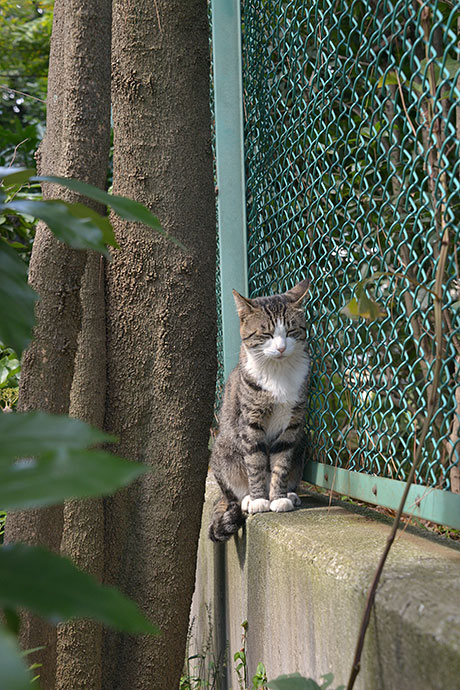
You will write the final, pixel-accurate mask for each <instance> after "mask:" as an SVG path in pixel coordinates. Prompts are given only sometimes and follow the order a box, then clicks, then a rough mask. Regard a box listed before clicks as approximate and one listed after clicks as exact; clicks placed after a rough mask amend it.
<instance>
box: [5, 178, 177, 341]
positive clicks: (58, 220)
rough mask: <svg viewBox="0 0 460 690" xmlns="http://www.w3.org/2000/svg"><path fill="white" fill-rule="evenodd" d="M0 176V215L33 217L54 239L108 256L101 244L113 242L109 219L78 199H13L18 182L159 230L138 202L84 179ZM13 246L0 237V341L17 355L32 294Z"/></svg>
mask: <svg viewBox="0 0 460 690" xmlns="http://www.w3.org/2000/svg"><path fill="white" fill-rule="evenodd" d="M0 178H3V187H4V189H5V190H6V192H7V193H6V194H5V193H4V192H2V190H0V214H2V213H3V214H9V216H10V218H11V216H13V217H19V218H21V217H24V216H29V217H30V218H31V219H33V218H39V219H40V220H43V221H45V222H46V224H47V225H48V227H49V229H50V230H51V231H52V232H53V233H54V235H55V236H56V237H57V239H59V240H61V241H62V242H65V243H67V244H69V245H70V246H71V247H74V248H75V249H92V250H96V251H99V252H101V253H102V254H105V255H106V256H109V254H108V251H107V248H106V245H107V244H108V245H110V246H112V247H117V246H118V245H117V243H116V240H115V236H114V234H113V229H112V225H111V223H110V221H109V218H108V217H106V216H102V215H101V214H99V213H97V212H96V211H93V210H92V209H89V208H87V207H86V206H84V205H83V204H81V203H74V204H71V203H67V202H63V201H55V200H51V201H37V200H33V199H18V198H17V192H18V191H19V189H20V188H21V185H23V184H24V183H25V182H27V181H29V180H31V181H32V182H44V181H46V182H54V183H56V184H60V185H63V186H65V187H68V188H70V189H72V190H73V191H75V192H78V193H81V194H84V195H85V196H87V197H89V198H91V199H95V200H96V201H99V202H102V203H104V204H107V205H108V206H111V207H112V208H113V210H114V211H115V213H117V214H118V215H120V216H121V217H123V218H126V219H129V220H131V221H134V222H141V223H143V224H144V225H147V226H148V227H150V228H152V229H153V230H155V231H156V232H160V233H162V234H165V233H164V231H163V230H162V228H161V225H160V223H159V221H158V219H157V218H156V217H155V216H154V215H153V214H152V213H151V211H149V210H148V209H147V208H145V207H144V206H142V205H141V204H139V203H137V202H135V201H132V200H130V199H125V198H123V197H119V196H112V195H110V194H107V193H106V192H104V191H102V190H100V189H97V188H96V187H93V186H92V185H89V184H86V183H84V182H79V181H78V180H68V179H66V178H60V177H34V170H32V169H27V168H25V169H14V168H0ZM2 234H3V233H2ZM168 237H169V236H168ZM174 241H175V240H174ZM176 244H180V243H177V242H176ZM181 246H182V245H181ZM16 249H17V248H16V246H15V240H14V239H13V240H11V239H10V237H9V236H8V235H7V236H6V237H5V236H3V238H2V239H0V271H1V273H2V276H3V280H2V282H1V283H0V340H2V341H3V342H4V343H5V344H7V345H9V346H11V347H12V348H13V349H14V350H15V352H17V353H18V354H20V353H21V352H22V350H23V349H24V348H25V347H26V346H27V343H28V342H29V340H30V338H31V335H32V326H33V323H34V303H35V300H36V295H35V293H34V291H33V290H32V288H31V287H30V286H29V285H28V283H27V266H26V264H25V262H24V261H23V260H22V259H21V257H20V256H19V254H18V252H17V251H16Z"/></svg>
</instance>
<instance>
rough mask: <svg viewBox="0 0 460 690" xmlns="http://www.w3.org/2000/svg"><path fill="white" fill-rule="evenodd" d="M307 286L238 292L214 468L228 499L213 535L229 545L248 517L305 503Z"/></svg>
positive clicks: (214, 524)
mask: <svg viewBox="0 0 460 690" xmlns="http://www.w3.org/2000/svg"><path fill="white" fill-rule="evenodd" d="M307 291H308V281H307V280H303V281H302V282H300V283H299V284H298V285H296V286H295V287H293V288H292V289H291V290H289V291H288V292H285V293H284V294H281V295H273V296H272V297H256V298H254V299H247V298H246V297H242V296H241V295H240V294H239V293H238V292H236V290H234V291H233V296H234V298H235V302H236V307H237V311H238V315H239V317H240V334H241V341H242V342H241V350H240V358H239V361H238V364H237V366H236V367H235V369H234V370H233V371H232V373H231V374H230V376H229V379H228V381H227V383H226V385H225V391H224V399H223V403H222V409H221V413H220V419H219V433H218V436H217V439H216V442H215V444H214V447H213V450H212V455H211V468H212V471H213V473H214V476H215V478H216V480H217V482H218V484H219V486H220V488H221V490H222V494H223V498H222V499H221V500H220V501H219V502H218V503H217V504H216V506H215V507H214V513H213V517H212V522H211V525H210V527H209V537H210V539H212V541H215V542H220V541H226V540H227V539H229V538H230V537H231V536H232V534H235V532H237V531H238V529H239V528H240V527H241V526H242V524H243V522H244V513H249V514H252V513H262V512H266V511H269V510H273V511H275V512H284V511H288V510H293V509H294V506H296V505H299V504H300V499H299V497H298V496H297V494H296V493H295V492H296V490H297V486H298V483H299V480H300V478H301V476H302V469H303V464H304V456H305V447H306V436H305V432H304V418H305V410H306V397H307V392H308V383H309V378H310V356H309V353H308V346H307V342H306V324H305V313H304V309H303V301H304V298H305V297H306V293H307Z"/></svg>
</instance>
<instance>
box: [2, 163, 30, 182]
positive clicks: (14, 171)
mask: <svg viewBox="0 0 460 690" xmlns="http://www.w3.org/2000/svg"><path fill="white" fill-rule="evenodd" d="M32 175H35V170H34V169H33V168H4V167H0V178H3V184H4V186H5V187H15V186H16V185H22V184H24V183H25V182H27V181H28V180H29V178H30V177H32Z"/></svg>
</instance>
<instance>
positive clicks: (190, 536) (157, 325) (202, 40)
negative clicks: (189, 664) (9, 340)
mask: <svg viewBox="0 0 460 690" xmlns="http://www.w3.org/2000/svg"><path fill="white" fill-rule="evenodd" d="M112 99H113V113H114V191H115V193H119V194H120V193H121V194H124V195H126V196H130V197H133V198H135V199H137V200H138V201H141V202H143V203H145V204H146V205H148V206H150V207H151V208H152V209H153V210H154V211H155V213H156V214H157V215H158V216H159V218H160V220H161V222H162V224H163V227H164V228H165V229H166V230H168V231H169V232H170V233H171V234H172V235H173V236H175V237H176V238H178V239H179V240H181V241H182V242H183V243H184V244H185V245H186V246H187V248H188V249H187V251H186V252H183V251H181V250H179V249H178V248H177V247H176V246H174V245H173V244H171V243H170V242H169V241H167V240H165V239H164V238H161V237H160V236H158V235H156V234H155V233H153V232H152V231H150V230H147V229H145V228H142V227H139V226H135V225H133V224H129V223H126V222H120V221H118V220H116V221H115V222H116V232H117V237H118V241H119V244H120V246H121V249H120V250H118V251H116V252H115V254H114V260H113V261H112V263H110V264H109V265H108V266H107V272H106V289H107V294H106V298H107V337H108V340H107V363H108V366H107V384H108V385H107V402H106V423H105V426H106V430H107V431H110V432H114V433H115V434H116V435H117V436H119V437H120V443H119V444H118V447H117V449H116V450H117V452H119V453H120V454H121V455H123V456H125V457H129V458H131V459H136V460H141V461H143V462H146V463H148V464H150V465H152V466H153V467H154V472H153V473H152V474H149V475H147V476H145V477H143V478H142V479H141V480H140V481H138V482H137V483H136V484H135V485H133V486H132V487H130V488H129V489H128V490H125V491H123V492H119V493H118V494H117V495H116V496H115V497H114V498H112V499H109V500H108V501H107V502H106V511H105V520H106V542H105V543H106V558H105V563H106V580H107V581H108V582H109V583H112V584H116V585H118V586H119V587H120V588H121V589H122V590H123V591H124V592H125V593H126V594H128V595H129V596H131V597H133V598H134V599H136V600H137V601H138V603H139V605H140V606H141V608H142V609H143V610H144V611H145V613H146V614H147V615H148V616H149V617H151V619H152V620H153V621H154V622H155V623H157V624H158V625H159V627H160V629H161V630H162V636H160V637H155V638H153V637H136V638H134V637H130V636H124V635H120V634H117V633H114V632H107V633H106V636H105V653H104V669H103V688H105V689H106V690H126V689H127V688H129V689H130V690H147V689H148V690H173V689H174V688H177V687H178V683H179V676H180V672H181V668H182V664H183V659H184V650H185V638H186V633H187V626H188V616H189V608H190V601H191V597H192V593H193V586H194V575H195V560H196V546H197V540H198V532H199V527H200V518H201V509H202V501H203V494H204V481H205V476H206V471H207V464H208V437H209V428H210V425H211V420H212V411H213V399H214V379H215V331H216V327H215V282H214V281H215V200H214V186H213V175H212V155H211V134H210V111H209V44H208V19H207V8H206V0H189V1H188V2H185V3H184V2H183V1H182V0H156V1H155V2H154V3H152V2H151V0H136V2H133V0H116V2H115V3H114V23H113V93H112Z"/></svg>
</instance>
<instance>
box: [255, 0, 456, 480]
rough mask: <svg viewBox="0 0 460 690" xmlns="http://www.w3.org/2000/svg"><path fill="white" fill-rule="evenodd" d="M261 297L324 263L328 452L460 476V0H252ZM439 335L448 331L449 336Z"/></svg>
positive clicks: (311, 424) (320, 278)
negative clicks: (438, 311)
mask: <svg viewBox="0 0 460 690" xmlns="http://www.w3.org/2000/svg"><path fill="white" fill-rule="evenodd" d="M242 13H243V83H244V115H245V141H246V176H247V203H248V210H247V215H248V259H249V288H250V294H251V295H260V294H270V293H275V292H278V291H283V290H285V289H287V288H289V287H290V286H292V285H293V284H294V283H295V282H296V281H297V280H298V279H300V278H302V277H304V276H305V275H309V276H310V277H311V280H312V287H311V297H310V300H309V303H308V305H307V313H308V320H309V324H310V327H309V328H310V334H309V337H310V341H311V349H312V354H313V360H314V367H313V380H312V391H311V401H310V412H309V416H308V428H309V431H310V436H311V441H310V442H311V454H312V457H313V458H314V459H316V460H318V461H321V462H325V463H330V464H333V465H337V466H338V467H343V468H347V469H352V470H356V471H359V472H366V473H370V474H376V475H380V476H383V477H390V478H393V479H401V480H404V479H405V478H406V476H407V472H408V468H409V465H410V462H411V460H412V458H413V453H414V447H415V445H416V443H417V438H418V437H419V435H420V430H421V426H422V424H423V420H424V418H425V415H426V410H427V400H428V398H429V396H430V395H431V393H432V391H431V388H430V387H431V384H432V380H433V373H434V365H435V355H436V340H435V317H434V301H435V300H434V295H433V290H434V285H435V279H436V275H437V271H439V270H440V266H441V264H440V254H441V247H442V241H443V238H444V241H447V242H448V256H447V262H446V266H445V269H444V271H443V276H442V278H443V294H442V300H443V301H442V330H443V338H442V349H443V363H442V369H441V376H440V385H439V411H438V413H437V414H436V416H435V418H434V420H433V423H432V424H431V427H430V432H429V435H428V438H427V440H426V442H425V444H424V451H423V456H422V460H421V463H420V466H419V469H418V472H417V482H419V483H422V484H426V485H428V486H430V487H437V488H442V489H446V490H448V489H452V490H454V491H455V490H456V491H460V486H459V484H460V482H459V479H458V478H459V476H460V474H459V451H460V446H459V437H458V432H459V425H460V415H459V412H460V388H459V369H460V311H459V307H460V274H459V257H458V244H459V239H460V230H459V220H460V197H459V186H460V185H459V175H460V164H459V142H460V101H459V96H460V70H459V66H460V65H459V38H458V28H459V26H460V3H459V2H458V1H457V2H450V0H449V1H447V0H444V1H442V2H441V1H435V2H423V1H422V0H412V2H411V1H410V0H402V1H400V2H390V1H389V0H365V1H362V0H357V1H354V2H348V1H346V0H308V1H303V0H291V1H290V2H287V1H283V0H278V1H274V0H244V1H243V4H242ZM438 347H439V343H438Z"/></svg>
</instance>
